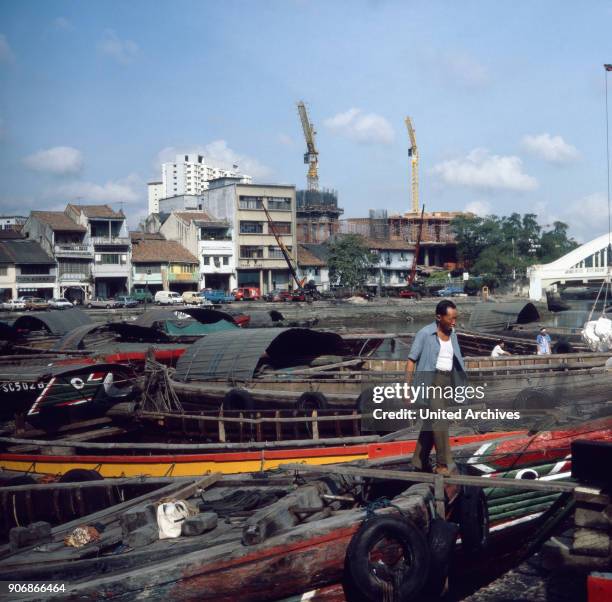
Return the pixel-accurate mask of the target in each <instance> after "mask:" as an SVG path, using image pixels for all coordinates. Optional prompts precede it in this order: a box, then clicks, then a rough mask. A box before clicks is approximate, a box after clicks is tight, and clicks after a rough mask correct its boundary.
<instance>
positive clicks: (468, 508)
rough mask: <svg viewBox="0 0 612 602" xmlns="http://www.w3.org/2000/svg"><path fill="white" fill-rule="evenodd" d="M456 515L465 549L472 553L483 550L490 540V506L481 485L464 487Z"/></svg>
mask: <svg viewBox="0 0 612 602" xmlns="http://www.w3.org/2000/svg"><path fill="white" fill-rule="evenodd" d="M456 516H457V521H458V523H459V533H460V534H461V545H462V547H463V549H464V550H465V551H467V552H470V553H478V552H482V551H483V550H484V549H485V548H486V547H487V544H488V542H489V508H488V506H487V497H486V495H485V493H484V491H483V490H482V489H481V488H480V487H463V488H462V490H461V495H460V496H459V500H458V508H457V515H456Z"/></svg>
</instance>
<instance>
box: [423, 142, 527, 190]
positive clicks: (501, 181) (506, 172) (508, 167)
mask: <svg viewBox="0 0 612 602" xmlns="http://www.w3.org/2000/svg"><path fill="white" fill-rule="evenodd" d="M431 173H432V174H433V175H436V176H439V178H440V179H441V180H442V182H444V183H445V184H449V185H451V186H464V187H467V188H479V189H506V190H534V189H535V188H537V187H538V181H537V180H536V179H535V178H534V177H532V176H530V175H528V174H526V173H524V172H523V164H522V161H521V160H520V158H519V157H515V156H503V155H492V154H491V153H490V152H489V151H488V150H487V149H484V148H476V149H474V150H473V151H471V152H470V153H468V155H467V156H466V157H460V158H458V159H450V160H448V161H443V162H442V163H438V165H435V166H434V167H433V168H432V169H431Z"/></svg>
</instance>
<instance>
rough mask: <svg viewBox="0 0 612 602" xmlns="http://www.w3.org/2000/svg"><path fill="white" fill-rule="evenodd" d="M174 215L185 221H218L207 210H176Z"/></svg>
mask: <svg viewBox="0 0 612 602" xmlns="http://www.w3.org/2000/svg"><path fill="white" fill-rule="evenodd" d="M174 215H176V217H178V218H179V219H181V220H183V221H184V222H191V221H196V222H216V221H217V220H216V219H214V218H213V217H211V215H210V214H209V213H207V212H206V211H175V212H174Z"/></svg>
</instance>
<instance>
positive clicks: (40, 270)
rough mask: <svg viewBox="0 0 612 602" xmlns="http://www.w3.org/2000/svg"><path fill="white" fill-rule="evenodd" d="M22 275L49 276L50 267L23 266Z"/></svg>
mask: <svg viewBox="0 0 612 602" xmlns="http://www.w3.org/2000/svg"><path fill="white" fill-rule="evenodd" d="M21 273H22V274H36V275H39V274H48V273H49V266H48V265H22V266H21Z"/></svg>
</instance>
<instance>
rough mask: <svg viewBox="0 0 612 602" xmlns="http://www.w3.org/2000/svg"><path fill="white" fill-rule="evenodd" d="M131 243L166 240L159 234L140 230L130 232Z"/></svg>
mask: <svg viewBox="0 0 612 602" xmlns="http://www.w3.org/2000/svg"><path fill="white" fill-rule="evenodd" d="M130 238H131V239H132V242H134V241H140V240H166V237H165V236H164V235H163V234H162V233H161V232H141V231H140V230H138V231H134V232H130Z"/></svg>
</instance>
